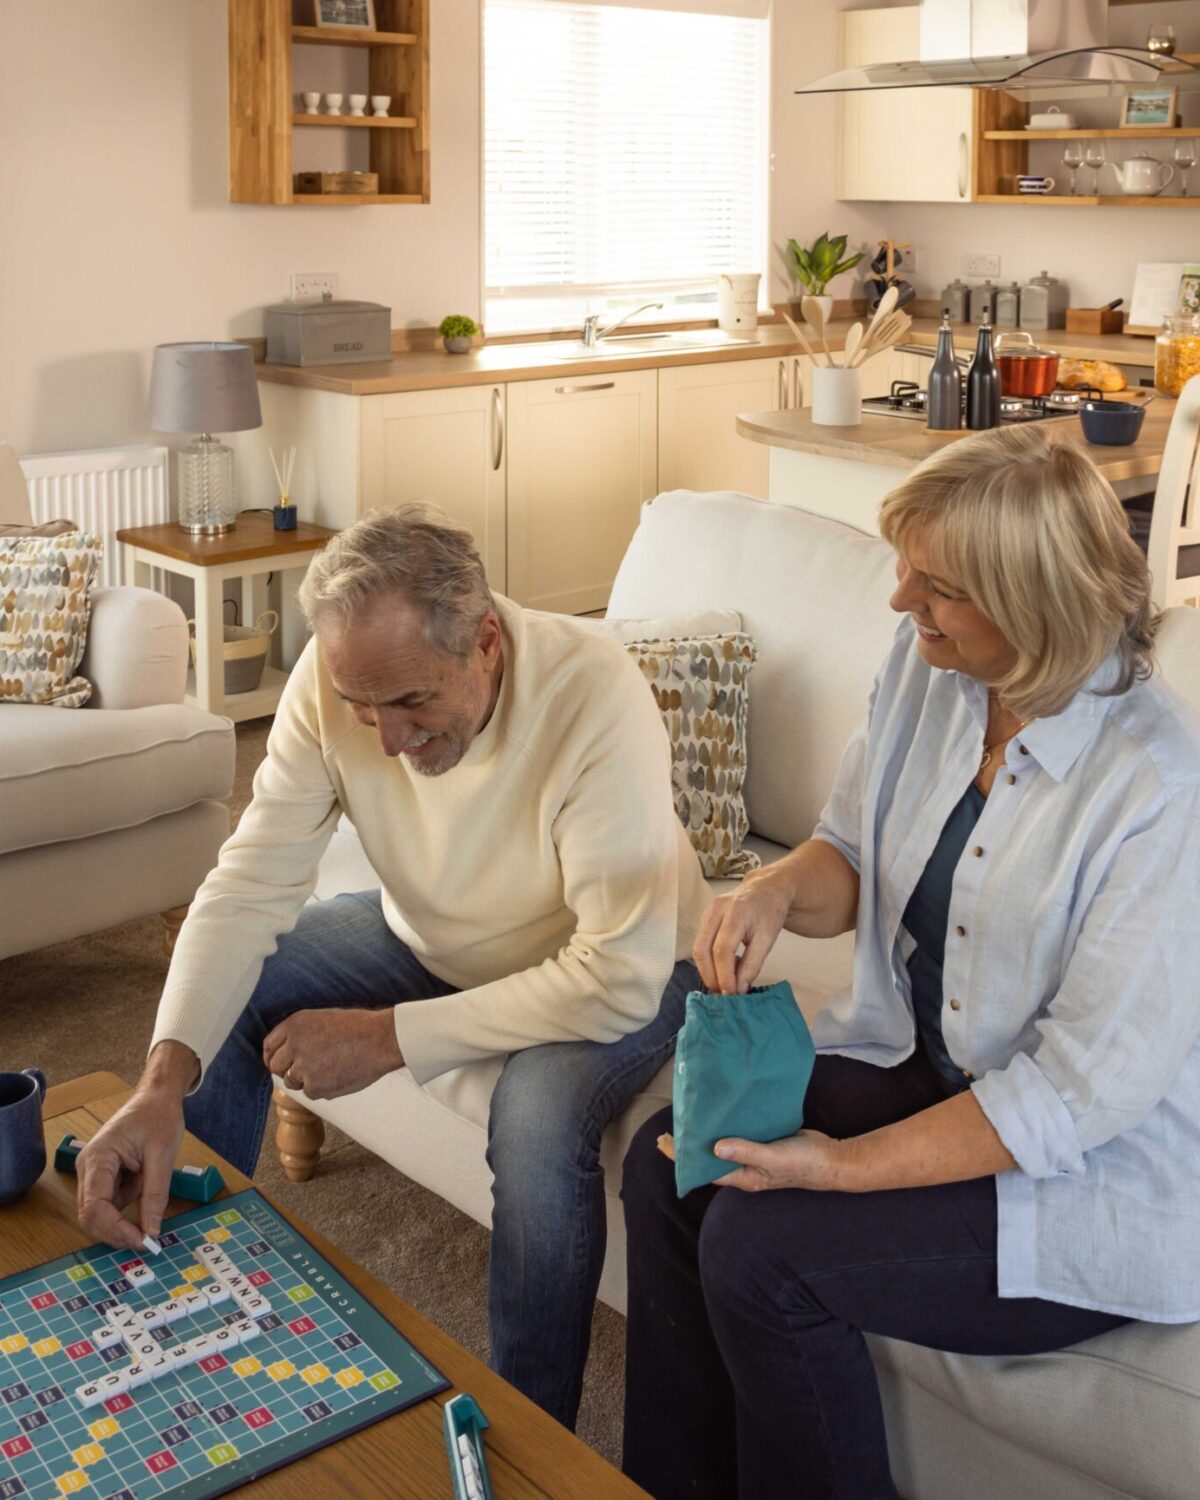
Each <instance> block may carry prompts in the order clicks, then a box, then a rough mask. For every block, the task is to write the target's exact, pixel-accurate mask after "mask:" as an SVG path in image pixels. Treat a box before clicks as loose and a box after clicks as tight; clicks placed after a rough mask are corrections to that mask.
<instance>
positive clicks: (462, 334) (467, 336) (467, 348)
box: [438, 313, 479, 354]
mask: <svg viewBox="0 0 1200 1500" xmlns="http://www.w3.org/2000/svg"><path fill="white" fill-rule="evenodd" d="M438 332H439V333H440V334H441V336H442V343H443V344H444V345H445V347H446V353H447V354H469V353H470V352H471V340H472V339H473V338H474V337H475V335H476V334H477V333H478V332H479V324H478V323H477V322H476V321H475V319H474V318H468V317H467V315H466V314H465V313H450V314H449V315H448V316H447V317H444V318H443V319H442V321H441V322H440V323H439V324H438Z"/></svg>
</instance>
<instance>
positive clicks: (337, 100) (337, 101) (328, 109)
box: [325, 94, 346, 115]
mask: <svg viewBox="0 0 1200 1500" xmlns="http://www.w3.org/2000/svg"><path fill="white" fill-rule="evenodd" d="M345 97H346V96H345V95H344V94H326V95H325V113H326V114H327V115H340V114H341V112H342V100H343V99H344V98H345Z"/></svg>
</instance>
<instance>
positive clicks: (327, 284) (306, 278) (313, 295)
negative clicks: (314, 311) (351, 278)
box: [291, 271, 337, 302]
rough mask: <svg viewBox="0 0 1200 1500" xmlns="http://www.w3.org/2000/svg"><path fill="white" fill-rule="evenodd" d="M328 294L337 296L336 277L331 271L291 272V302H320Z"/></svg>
mask: <svg viewBox="0 0 1200 1500" xmlns="http://www.w3.org/2000/svg"><path fill="white" fill-rule="evenodd" d="M327 292H328V294H329V295H330V296H331V297H336V296H337V275H336V273H335V272H333V271H293V272H292V275H291V299H292V301H293V302H320V300H321V298H322V297H324V296H325V294H326V293H327Z"/></svg>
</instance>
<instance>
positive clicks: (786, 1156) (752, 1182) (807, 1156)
mask: <svg viewBox="0 0 1200 1500" xmlns="http://www.w3.org/2000/svg"><path fill="white" fill-rule="evenodd" d="M844 1145H845V1143H844V1142H843V1141H835V1140H833V1139H832V1137H830V1136H827V1135H822V1134H821V1132H820V1131H819V1130H802V1131H801V1132H800V1134H799V1135H792V1136H788V1137H787V1139H786V1140H782V1141H768V1142H766V1143H765V1144H763V1145H760V1144H759V1143H758V1142H757V1141H741V1140H734V1139H729V1140H724V1141H718V1142H717V1144H716V1147H715V1151H716V1154H717V1156H719V1157H721V1158H722V1159H723V1160H725V1161H736V1162H738V1163H740V1165H739V1167H738V1170H737V1171H736V1172H730V1173H729V1174H728V1176H726V1177H718V1178H717V1180H716V1182H715V1183H714V1186H715V1187H732V1188H741V1190H742V1191H743V1192H745V1193H761V1192H766V1191H767V1190H769V1189H771V1188H808V1189H810V1190H811V1191H813V1192H837V1191H839V1190H844V1189H843V1183H842V1181H841V1178H842V1176H843V1173H842V1170H841V1169H842V1166H843V1162H844V1155H845V1153H844V1149H843V1148H844Z"/></svg>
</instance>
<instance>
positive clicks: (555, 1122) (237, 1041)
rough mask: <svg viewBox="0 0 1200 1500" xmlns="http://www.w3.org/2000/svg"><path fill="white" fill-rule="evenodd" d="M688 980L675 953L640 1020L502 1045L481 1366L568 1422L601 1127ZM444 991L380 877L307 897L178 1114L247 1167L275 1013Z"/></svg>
mask: <svg viewBox="0 0 1200 1500" xmlns="http://www.w3.org/2000/svg"><path fill="white" fill-rule="evenodd" d="M698 988H700V981H699V976H698V975H697V973H696V970H695V969H694V968H693V966H692V965H691V964H690V963H678V964H676V965H675V970H674V972H673V974H672V975H671V978H670V980H669V982H668V984H667V987H666V989H665V990H664V991H663V996H662V1002H661V1005H660V1007H659V1012H658V1015H657V1017H656V1018H655V1019H654V1020H653V1021H651V1022H650V1024H649V1025H648V1026H646V1027H644V1028H643V1029H642V1030H641V1031H637V1032H634V1033H633V1034H632V1035H631V1036H626V1037H622V1039H621V1040H620V1041H619V1042H609V1043H603V1042H559V1043H551V1044H548V1045H546V1046H541V1047H530V1048H527V1049H526V1050H525V1051H523V1052H514V1053H513V1054H512V1055H511V1056H510V1057H509V1059H508V1061H507V1062H506V1063H505V1065H504V1071H503V1072H502V1073H501V1075H500V1081H499V1082H498V1083H497V1085H496V1088H495V1091H494V1093H493V1095H492V1103H491V1116H490V1119H489V1122H488V1152H487V1159H488V1165H489V1166H490V1167H491V1169H492V1173H493V1175H494V1178H495V1181H494V1183H493V1186H492V1196H493V1211H492V1248H491V1263H490V1266H489V1271H488V1327H489V1335H490V1338H491V1347H492V1364H493V1367H494V1368H495V1369H496V1370H497V1371H498V1372H499V1373H500V1374H501V1375H502V1376H504V1378H505V1379H506V1380H508V1381H511V1383H512V1384H513V1385H515V1386H516V1387H517V1388H518V1389H519V1390H521V1391H523V1392H524V1393H525V1395H527V1396H529V1397H530V1398H531V1399H532V1400H534V1401H536V1402H537V1404H538V1405H539V1406H541V1407H542V1408H543V1409H544V1410H545V1411H548V1412H549V1413H550V1415H551V1416H552V1417H556V1418H557V1419H558V1420H559V1421H560V1422H562V1423H563V1424H564V1425H565V1426H567V1427H572V1426H573V1425H574V1422H575V1415H576V1412H577V1410H578V1408H579V1393H580V1388H581V1386H582V1383H583V1367H584V1364H585V1363H586V1361H587V1352H588V1342H589V1339H590V1336H591V1321H592V1305H593V1303H594V1301H595V1298H596V1288H597V1286H598V1284H599V1281H600V1270H601V1267H602V1266H603V1264H604V1249H605V1239H606V1231H607V1224H606V1219H605V1206H604V1173H603V1171H602V1170H601V1167H600V1160H599V1158H600V1138H601V1136H602V1135H603V1134H604V1130H605V1127H606V1126H607V1125H608V1123H609V1121H610V1120H612V1119H613V1117H614V1116H615V1115H617V1114H619V1113H620V1112H621V1110H622V1109H624V1107H625V1106H626V1104H628V1103H629V1101H630V1100H631V1099H633V1098H634V1096H635V1095H637V1094H638V1093H640V1092H641V1091H642V1089H644V1088H645V1086H646V1085H647V1084H648V1083H649V1082H650V1080H651V1079H652V1078H653V1077H654V1075H655V1073H657V1072H658V1070H659V1068H660V1067H661V1066H662V1065H663V1063H664V1062H666V1060H667V1059H668V1058H669V1057H670V1056H671V1055H672V1052H673V1050H674V1046H675V1033H676V1032H677V1031H678V1030H679V1027H680V1026H681V1025H682V1023H683V1013H684V1000H685V998H686V996H687V992H688V990H689V989H698ZM453 992H454V991H453V988H452V986H450V985H448V984H444V983H443V982H442V981H441V980H440V979H437V978H435V977H434V976H433V975H432V974H430V973H429V971H428V970H427V969H425V968H423V967H422V966H421V964H420V963H419V962H418V961H417V959H416V958H415V957H414V956H413V954H412V953H411V952H410V950H409V949H408V948H407V947H406V946H405V945H404V944H403V943H402V942H401V941H400V939H399V938H398V937H396V936H395V934H394V933H393V932H392V931H391V929H390V928H389V927H388V925H387V923H386V922H385V921H384V918H383V911H382V907H381V903H380V897H379V892H378V891H363V892H360V893H358V894H356V895H346V896H337V897H335V898H334V899H333V900H331V901H323V902H320V903H319V904H317V905H312V906H306V907H305V908H304V911H303V912H302V913H301V916H300V920H299V921H298V922H297V923H296V926H295V928H294V929H293V931H292V932H290V933H288V934H287V935H286V936H285V937H282V938H280V940H279V947H278V949H277V951H276V952H275V953H274V954H273V955H272V956H271V957H270V958H269V959H268V960H267V961H266V963H265V964H264V965H263V970H262V975H261V977H260V978H259V981H258V985H257V987H256V988H255V990H254V993H253V994H252V995H251V997H250V1000H249V1003H248V1004H247V1006H246V1009H245V1010H244V1011H243V1012H242V1015H241V1017H240V1019H239V1020H238V1022H237V1025H236V1026H235V1027H234V1029H233V1031H232V1032H231V1033H230V1035H229V1037H228V1039H227V1040H226V1042H225V1045H224V1046H223V1047H222V1048H221V1050H220V1052H218V1053H217V1056H216V1057H215V1058H214V1059H213V1062H212V1064H211V1066H210V1067H209V1069H208V1071H207V1072H206V1073H205V1075H204V1080H203V1082H202V1083H201V1085H200V1087H199V1089H197V1091H196V1092H195V1094H193V1095H192V1096H191V1097H190V1098H189V1099H187V1100H186V1101H185V1102H184V1118H185V1120H186V1122H187V1128H188V1129H189V1130H190V1131H192V1132H193V1134H195V1135H198V1136H199V1137H200V1139H201V1140H202V1141H204V1142H206V1144H208V1145H209V1146H211V1147H212V1148H213V1150H214V1151H217V1152H219V1153H220V1154H221V1155H222V1156H224V1157H225V1158H226V1159H227V1160H228V1161H231V1162H232V1163H233V1165H234V1166H235V1167H237V1168H238V1169H239V1170H240V1171H242V1172H245V1173H246V1175H247V1176H251V1175H253V1172H254V1168H255V1164H256V1163H257V1161H258V1153H259V1148H260V1147H261V1145H262V1138H263V1131H264V1129H265V1127H266V1123H267V1112H268V1109H269V1108H270V1103H271V1089H272V1084H271V1075H270V1073H269V1072H268V1070H267V1069H266V1067H265V1066H264V1065H263V1060H262V1044H263V1040H264V1038H265V1037H266V1036H267V1034H268V1033H269V1032H270V1031H271V1030H273V1029H274V1027H276V1026H277V1025H278V1024H279V1023H280V1022H281V1021H282V1020H284V1019H285V1018H286V1017H287V1016H290V1015H293V1014H294V1013H295V1012H296V1011H300V1010H311V1009H321V1008H328V1009H332V1008H334V1007H343V1008H348V1009H362V1010H368V1009H379V1008H382V1007H383V1006H393V1005H399V1004H401V1003H402V1002H404V1001H406V1000H427V999H430V998H432V997H434V996H437V995H449V994H452V993H453Z"/></svg>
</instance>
